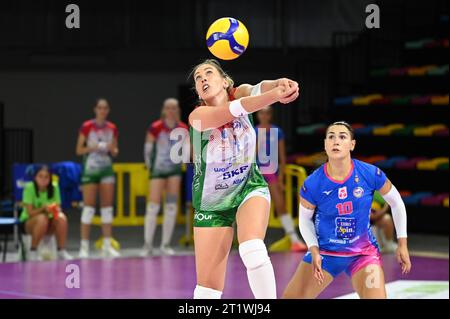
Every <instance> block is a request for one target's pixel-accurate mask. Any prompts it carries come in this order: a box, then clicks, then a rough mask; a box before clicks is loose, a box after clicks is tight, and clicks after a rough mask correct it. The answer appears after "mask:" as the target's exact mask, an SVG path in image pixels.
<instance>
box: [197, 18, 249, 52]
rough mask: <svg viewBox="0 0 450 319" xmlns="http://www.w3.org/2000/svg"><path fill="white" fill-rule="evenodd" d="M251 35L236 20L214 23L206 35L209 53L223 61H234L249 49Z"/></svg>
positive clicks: (223, 20) (222, 19) (222, 20)
mask: <svg viewBox="0 0 450 319" xmlns="http://www.w3.org/2000/svg"><path fill="white" fill-rule="evenodd" d="M248 42H249V34H248V30H247V28H246V27H245V25H244V24H243V23H242V22H241V21H239V20H237V19H234V18H220V19H217V20H216V21H214V22H213V23H212V24H211V26H210V27H209V29H208V32H207V33H206V45H207V46H208V49H209V51H210V52H211V53H212V54H213V55H214V56H215V57H217V58H219V59H221V60H233V59H236V58H238V57H239V56H241V54H242V53H244V51H245V49H247V46H248Z"/></svg>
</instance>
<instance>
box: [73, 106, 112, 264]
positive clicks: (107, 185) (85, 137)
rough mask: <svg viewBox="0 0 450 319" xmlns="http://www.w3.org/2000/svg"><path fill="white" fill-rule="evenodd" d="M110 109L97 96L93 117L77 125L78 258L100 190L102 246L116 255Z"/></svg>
mask: <svg viewBox="0 0 450 319" xmlns="http://www.w3.org/2000/svg"><path fill="white" fill-rule="evenodd" d="M109 111H110V106H109V103H108V101H107V100H106V99H98V100H97V103H96V105H95V107H94V112H95V119H93V120H88V121H86V122H84V123H83V125H82V126H81V129H80V132H79V135H78V142H77V148H76V153H77V155H80V156H83V175H82V177H81V183H82V184H83V204H84V207H83V211H82V213H81V247H80V254H79V256H80V258H87V257H89V233H90V225H91V223H92V218H93V217H94V215H95V208H96V204H97V203H96V202H97V193H100V213H101V220H102V233H103V247H102V254H103V256H105V257H117V256H119V252H118V251H116V250H115V249H114V248H113V247H112V246H111V237H112V222H113V215H114V214H113V200H114V183H115V177H114V172H113V169H112V158H113V157H116V156H117V155H118V154H119V148H118V130H117V127H116V126H115V125H114V124H113V123H111V122H109V121H107V118H108V114H109Z"/></svg>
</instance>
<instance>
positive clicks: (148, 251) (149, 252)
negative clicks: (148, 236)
mask: <svg viewBox="0 0 450 319" xmlns="http://www.w3.org/2000/svg"><path fill="white" fill-rule="evenodd" d="M139 256H140V257H150V256H153V247H152V246H150V245H148V244H145V245H144V247H143V248H142V251H141V252H140V253H139Z"/></svg>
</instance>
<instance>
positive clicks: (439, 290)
mask: <svg viewBox="0 0 450 319" xmlns="http://www.w3.org/2000/svg"><path fill="white" fill-rule="evenodd" d="M74 219H75V218H74ZM78 226H79V225H77V223H72V225H71V227H70V231H69V245H68V248H69V250H70V252H71V253H73V254H74V255H76V254H77V249H78V232H77V231H78ZM138 229H139V231H137V230H138ZM93 230H95V231H93V238H97V235H99V232H97V231H98V230H97V229H95V228H94V229H93ZM159 231H160V229H158V232H157V234H156V243H158V242H159V240H158V239H159V238H160V235H161V234H160V233H159ZM183 231H184V228H183V227H182V226H179V227H178V228H177V232H176V234H175V236H174V238H179V237H180V236H181V235H182V233H183ZM141 233H142V230H141V229H140V228H130V227H128V228H118V229H116V231H115V238H117V240H118V241H119V242H120V243H121V246H122V255H123V257H121V258H118V259H114V260H105V259H101V258H99V255H98V253H97V252H95V251H94V252H93V258H92V259H89V260H74V261H71V262H66V261H46V262H27V263H20V262H14V261H15V260H17V256H16V254H15V253H14V252H12V251H10V252H9V253H8V260H9V262H7V263H3V264H2V263H0V299H2V298H76V299H79V298H96V299H98V298H126V299H127V298H132V299H140V298H158V299H159V298H162V299H165V298H170V299H172V298H175V299H178V298H180V299H190V298H192V291H193V288H194V287H195V284H196V283H195V261H194V255H193V251H192V249H188V248H186V249H183V248H178V247H176V248H177V255H176V256H160V255H159V254H158V253H156V256H154V257H148V258H140V257H136V256H137V253H138V252H139V249H138V247H140V246H141V245H142V242H141V239H142V234H141ZM280 236H281V232H280V231H279V230H273V229H270V230H269V231H268V235H267V238H266V242H267V243H268V244H270V243H271V242H273V241H275V240H276V239H278V238H280ZM448 243H449V241H448V237H447V236H430V235H414V234H410V238H409V248H410V251H411V254H412V255H413V256H412V263H413V270H412V272H411V274H410V275H408V276H402V275H401V273H400V269H399V267H398V265H397V262H396V259H395V256H394V255H392V254H388V255H383V263H384V270H385V273H386V282H387V291H388V297H389V298H401V299H403V298H446V299H448V298H449V261H448V251H449V247H448ZM10 246H12V245H10ZM302 257H303V253H272V254H271V259H272V263H273V265H274V269H275V274H276V278H277V288H278V295H279V296H281V294H282V291H283V289H284V288H285V287H286V285H287V283H288V281H289V279H290V277H291V275H292V274H293V272H294V271H295V269H296V267H297V265H298V263H299V261H300V260H301V258H302ZM68 264H75V265H78V266H79V271H80V288H79V289H78V288H66V278H67V276H68V273H66V266H67V265H68ZM352 292H353V291H352V287H351V283H350V280H348V277H347V276H346V275H340V276H339V277H338V278H336V280H335V281H334V282H333V283H332V284H331V286H330V287H329V288H328V289H327V290H326V291H325V292H324V293H323V294H322V295H321V296H320V298H355V297H356V296H355V294H353V293H352ZM223 297H224V298H229V299H234V298H252V293H251V291H250V288H249V286H248V282H247V276H246V271H245V267H244V266H243V264H242V261H241V260H240V257H239V255H238V253H237V251H236V250H233V252H232V253H231V255H230V259H229V264H228V270H227V282H226V287H225V290H224V294H223Z"/></svg>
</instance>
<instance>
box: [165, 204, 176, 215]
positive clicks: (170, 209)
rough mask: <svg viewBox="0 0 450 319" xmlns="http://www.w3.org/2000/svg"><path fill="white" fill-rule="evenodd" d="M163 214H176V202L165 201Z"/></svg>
mask: <svg viewBox="0 0 450 319" xmlns="http://www.w3.org/2000/svg"><path fill="white" fill-rule="evenodd" d="M164 214H165V215H168V216H176V215H177V204H176V203H167V202H166V206H165V207H164Z"/></svg>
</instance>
